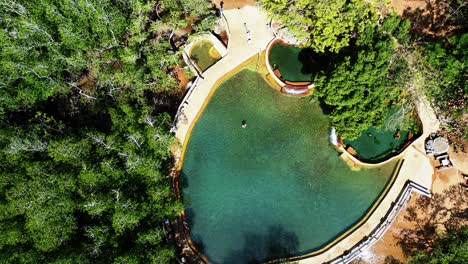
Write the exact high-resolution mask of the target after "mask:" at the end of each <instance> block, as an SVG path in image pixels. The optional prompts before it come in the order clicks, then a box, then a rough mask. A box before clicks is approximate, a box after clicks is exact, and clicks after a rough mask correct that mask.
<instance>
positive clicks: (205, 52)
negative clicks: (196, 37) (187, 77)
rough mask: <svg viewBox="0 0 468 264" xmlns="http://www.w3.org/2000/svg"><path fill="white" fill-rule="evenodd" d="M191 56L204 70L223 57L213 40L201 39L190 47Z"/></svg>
mask: <svg viewBox="0 0 468 264" xmlns="http://www.w3.org/2000/svg"><path fill="white" fill-rule="evenodd" d="M190 58H191V59H192V60H194V61H195V63H196V64H197V65H198V67H199V68H200V70H201V71H202V72H204V71H205V70H206V69H208V68H209V67H210V66H211V65H213V64H215V63H216V62H217V61H218V60H219V59H221V55H220V54H219V52H218V51H217V50H216V48H215V47H214V46H213V43H212V42H211V41H209V40H201V41H199V42H197V43H195V44H194V45H193V46H192V48H191V49H190Z"/></svg>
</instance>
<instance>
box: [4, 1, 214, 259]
mask: <svg viewBox="0 0 468 264" xmlns="http://www.w3.org/2000/svg"><path fill="white" fill-rule="evenodd" d="M0 7H1V8H0V26H1V29H0V46H1V47H2V48H1V49H0V260H1V261H0V262H2V263H113V262H115V263H129V262H133V263H171V262H173V260H174V248H173V247H172V246H171V245H169V244H168V243H167V242H166V240H165V238H164V233H163V231H162V230H161V222H162V220H163V219H167V218H173V217H175V216H176V215H178V214H179V213H180V212H181V211H182V210H183V206H182V204H181V202H180V201H176V200H175V197H174V194H173V192H172V190H171V187H170V184H169V180H168V179H167V176H168V174H169V170H170V168H172V166H173V163H172V162H173V161H172V154H171V153H170V151H169V148H170V147H171V146H173V145H174V144H175V139H174V138H173V136H172V135H171V134H170V133H169V127H170V123H171V117H170V115H169V114H168V113H165V111H167V110H168V109H167V108H168V106H167V105H168V104H169V103H168V101H170V100H172V98H171V96H172V94H175V93H176V92H175V91H177V90H176V89H178V85H177V82H176V80H175V79H174V77H173V75H172V70H173V67H174V65H177V64H178V63H179V60H180V53H179V47H178V46H176V45H175V44H174V43H176V42H177V43H180V42H183V40H184V38H187V36H180V35H177V34H173V33H175V32H176V31H178V30H179V29H180V28H185V27H187V25H188V23H189V21H191V22H190V23H192V26H193V28H195V29H196V30H207V29H209V27H211V26H212V25H213V23H214V21H215V19H214V16H213V10H212V4H211V3H210V2H209V1H205V0H198V1H180V0H163V1H154V0H149V1H146V0H136V1H122V0H102V1H96V0H64V1H58V0H41V1H24V0H21V1H12V0H0ZM189 16H196V18H195V17H191V19H189ZM178 34H180V33H178ZM179 45H180V44H179ZM176 99H178V98H176Z"/></svg>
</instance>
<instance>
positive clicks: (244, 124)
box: [242, 120, 247, 128]
mask: <svg viewBox="0 0 468 264" xmlns="http://www.w3.org/2000/svg"><path fill="white" fill-rule="evenodd" d="M246 127H247V122H245V120H242V128H246Z"/></svg>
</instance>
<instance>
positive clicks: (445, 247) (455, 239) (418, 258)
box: [409, 226, 468, 264]
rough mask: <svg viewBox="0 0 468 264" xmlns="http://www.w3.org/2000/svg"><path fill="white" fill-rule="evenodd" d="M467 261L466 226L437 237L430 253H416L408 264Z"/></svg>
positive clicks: (467, 242)
mask: <svg viewBox="0 0 468 264" xmlns="http://www.w3.org/2000/svg"><path fill="white" fill-rule="evenodd" d="M467 261H468V226H464V227H462V228H461V230H459V231H453V230H452V231H450V232H449V233H448V234H446V235H443V236H441V237H439V239H438V240H437V241H436V242H435V245H434V248H433V249H432V250H431V251H430V252H427V253H426V252H422V251H420V252H417V253H416V254H414V255H413V257H412V258H411V260H410V262H409V263H410V264H423V263H424V264H426V263H427V264H439V263H447V264H448V263H466V262H467Z"/></svg>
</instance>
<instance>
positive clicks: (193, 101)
mask: <svg viewBox="0 0 468 264" xmlns="http://www.w3.org/2000/svg"><path fill="white" fill-rule="evenodd" d="M223 13H224V16H225V18H226V21H227V28H228V34H229V43H228V47H227V55H226V56H225V57H223V58H222V59H221V60H219V61H218V62H217V63H216V64H214V65H213V66H211V67H210V68H208V69H207V70H206V71H205V72H204V73H203V74H202V78H199V81H198V83H197V86H196V87H193V88H192V89H194V90H193V91H192V92H191V94H190V96H189V97H188V98H186V99H185V100H184V101H183V103H182V104H183V109H181V111H180V113H179V117H178V119H177V120H176V123H175V134H176V137H177V139H178V140H179V142H181V143H185V140H186V136H187V134H188V132H189V130H190V126H191V124H192V122H193V121H194V120H195V119H196V116H197V114H198V112H199V111H200V109H202V106H203V104H204V103H205V101H206V100H207V99H208V96H209V94H210V91H211V89H212V88H213V86H214V84H215V83H216V81H217V80H218V79H220V78H221V77H223V76H224V75H225V74H226V73H228V72H230V71H232V70H233V69H234V68H236V67H237V66H239V65H240V64H241V63H242V62H244V61H246V60H247V59H249V58H251V57H252V56H254V55H255V54H257V53H260V52H261V51H262V50H264V49H265V48H266V46H267V45H268V43H269V42H270V41H271V40H272V39H273V37H274V36H273V33H272V32H271V31H270V29H269V27H268V22H269V20H268V17H267V15H266V14H265V13H264V12H261V11H260V10H259V9H258V8H257V7H253V6H246V7H244V8H242V9H232V10H225V11H224V12H223ZM244 23H245V25H244ZM246 28H247V30H249V31H250V32H251V33H250V35H251V40H250V41H249V42H248V41H247V32H246Z"/></svg>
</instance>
